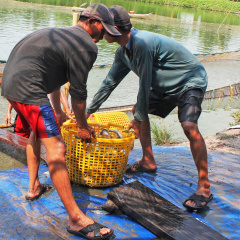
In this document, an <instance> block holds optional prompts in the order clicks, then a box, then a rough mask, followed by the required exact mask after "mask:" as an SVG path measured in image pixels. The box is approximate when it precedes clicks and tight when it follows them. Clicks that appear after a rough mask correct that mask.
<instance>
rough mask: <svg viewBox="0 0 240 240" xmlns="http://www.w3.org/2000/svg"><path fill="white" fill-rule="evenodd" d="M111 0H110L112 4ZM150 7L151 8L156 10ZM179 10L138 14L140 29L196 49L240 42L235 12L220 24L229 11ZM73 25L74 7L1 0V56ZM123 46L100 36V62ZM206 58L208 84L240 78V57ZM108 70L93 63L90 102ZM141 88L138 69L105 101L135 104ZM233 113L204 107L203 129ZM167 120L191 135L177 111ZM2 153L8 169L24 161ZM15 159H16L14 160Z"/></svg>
mask: <svg viewBox="0 0 240 240" xmlns="http://www.w3.org/2000/svg"><path fill="white" fill-rule="evenodd" d="M111 3H112V2H111ZM111 3H109V4H110V5H112V4H111ZM165 9H166V7H165ZM146 11H149V12H151V11H150V10H146ZM135 12H136V9H135ZM166 12H168V11H166ZM173 12H174V14H173V15H174V17H176V18H174V17H170V16H169V13H166V16H167V17H163V16H159V15H154V16H153V17H151V18H149V19H144V20H139V19H132V21H133V25H134V27H136V28H138V29H144V30H149V31H153V32H157V33H161V34H164V35H167V36H169V37H173V38H175V39H176V40H178V41H179V42H181V43H182V44H183V45H185V46H186V47H187V48H189V49H190V51H191V52H192V53H212V52H227V51H232V50H236V49H239V48H240V31H239V30H240V26H238V25H237V18H235V17H234V18H232V19H233V20H232V23H234V24H235V25H225V24H223V25H222V26H221V28H220V29H219V26H220V24H219V23H221V19H222V20H223V19H224V17H225V15H224V14H220V13H212V14H214V15H216V16H217V18H218V21H216V22H215V23H206V22H204V21H206V19H205V20H204V17H200V15H197V16H198V17H196V14H197V13H196V12H194V13H191V12H189V10H182V11H181V12H180V10H178V11H177V13H176V11H175V10H174V11H173ZM239 21H240V18H239ZM239 24H240V23H239ZM70 25H72V12H71V8H69V7H57V6H46V5H44V6H43V5H35V4H28V3H21V2H15V1H12V0H0V36H1V37H0V43H1V48H0V59H3V60H4V59H5V60H7V58H8V56H9V54H10V52H11V50H12V48H13V47H14V45H15V44H16V43H17V42H18V41H19V40H20V39H21V38H23V37H24V36H25V35H27V34H28V33H31V32H32V31H35V30H37V29H40V28H44V27H55V26H56V27H64V26H70ZM218 30H219V31H218ZM117 47H118V46H117V45H116V44H107V42H106V41H105V40H103V41H101V42H99V43H98V48H99V56H98V59H97V61H96V65H99V64H111V63H112V61H113V58H114V52H115V50H116V48H117ZM203 64H204V66H205V68H206V70H207V72H208V75H209V85H208V90H210V89H214V88H218V87H223V86H226V85H230V84H233V83H237V82H239V76H240V68H239V61H234V62H233V61H230V62H227V61H222V62H218V63H217V64H216V63H215V62H207V63H203ZM108 71H109V67H105V68H93V69H92V70H91V72H90V74H89V80H88V100H87V101H88V103H89V102H90V101H91V100H92V98H93V96H94V94H95V93H96V91H97V89H98V88H99V86H100V84H101V82H102V80H103V79H104V77H105V76H106V74H107V73H108ZM137 91H138V78H137V76H136V75H135V74H134V73H130V74H129V75H128V76H127V77H126V78H125V79H124V80H123V81H122V83H121V84H120V85H119V86H118V88H117V89H116V90H114V91H113V93H112V95H111V96H110V97H109V99H108V100H107V101H106V102H105V103H104V104H103V106H102V107H114V106H122V105H128V104H133V103H135V102H136V97H137ZM6 110H7V101H6V100H5V99H3V98H2V97H0V113H1V114H0V124H3V123H4V117H5V113H6ZM230 114H231V111H230V110H229V111H224V110H221V109H220V110H217V111H211V112H209V111H207V112H203V113H202V116H201V118H200V122H199V128H200V130H201V132H202V134H203V135H204V136H210V135H214V134H215V133H216V132H219V131H221V130H222V129H226V128H227V127H228V126H229V122H231V121H232V118H231V117H230ZM223 116H224V117H223ZM14 117H15V112H14V111H13V113H12V119H13V120H14ZM164 124H166V125H167V127H169V128H173V130H174V135H175V136H174V137H175V139H178V140H185V136H184V134H183V132H182V129H181V127H180V124H179V123H178V119H177V115H176V114H171V115H169V116H168V117H167V118H166V119H165V120H164ZM135 147H136V148H138V147H140V145H139V143H136V144H135ZM0 159H3V164H0V169H2V170H3V169H6V168H5V167H6V166H7V168H11V167H19V165H18V164H19V163H18V162H16V161H15V162H14V160H13V159H10V160H9V161H8V160H5V159H6V156H5V155H0ZM12 163H13V165H11V164H12ZM8 164H10V165H8Z"/></svg>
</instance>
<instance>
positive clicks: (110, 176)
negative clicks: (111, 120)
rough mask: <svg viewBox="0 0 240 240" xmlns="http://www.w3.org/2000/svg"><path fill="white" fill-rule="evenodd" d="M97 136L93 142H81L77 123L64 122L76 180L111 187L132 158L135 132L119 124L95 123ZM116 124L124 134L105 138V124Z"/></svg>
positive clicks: (69, 160) (68, 159) (70, 168)
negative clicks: (129, 158) (130, 155)
mask: <svg viewBox="0 0 240 240" xmlns="http://www.w3.org/2000/svg"><path fill="white" fill-rule="evenodd" d="M90 125H91V126H92V127H94V129H95V132H96V136H97V138H96V139H92V142H91V143H81V141H80V140H79V139H78V135H77V125H76V124H75V123H69V124H64V125H63V126H62V128H61V129H62V136H63V139H64V142H65V144H66V164H67V168H68V172H69V178H70V180H71V181H72V182H75V183H78V184H81V185H86V186H90V187H108V186H113V185H116V184H118V183H119V182H121V180H122V178H123V176H124V174H125V170H126V166H127V161H128V156H129V152H130V150H131V147H132V145H133V142H134V138H135V136H134V134H133V133H132V132H127V131H124V130H123V127H121V126H119V125H116V124H108V125H101V124H92V123H90ZM110 127H116V128H118V129H122V130H123V131H122V130H121V131H120V132H121V134H122V136H123V138H116V134H115V133H114V132H109V133H110V135H111V136H112V138H101V136H100V132H101V130H102V128H104V129H108V130H109V129H110Z"/></svg>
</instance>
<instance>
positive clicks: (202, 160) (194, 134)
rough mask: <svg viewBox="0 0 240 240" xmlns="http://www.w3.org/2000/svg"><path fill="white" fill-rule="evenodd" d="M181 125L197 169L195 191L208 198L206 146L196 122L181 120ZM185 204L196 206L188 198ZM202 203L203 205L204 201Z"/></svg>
mask: <svg viewBox="0 0 240 240" xmlns="http://www.w3.org/2000/svg"><path fill="white" fill-rule="evenodd" d="M181 125H182V128H183V131H184V133H185V135H186V136H187V138H188V139H189V141H190V148H191V152H192V156H193V159H194V162H195V165H196V167H197V170H198V188H197V190H196V192H195V193H196V194H197V195H203V196H204V197H207V198H208V197H210V195H211V191H210V183H209V180H208V165H207V148H206V145H205V142H204V139H203V137H202V135H201V133H200V132H199V129H198V125H197V124H196V123H193V122H188V121H186V122H182V123H181ZM186 204H187V205H189V206H192V207H196V203H195V202H194V201H190V200H189V201H187V202H186ZM202 204H203V205H205V204H206V203H202Z"/></svg>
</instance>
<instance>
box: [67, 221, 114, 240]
mask: <svg viewBox="0 0 240 240" xmlns="http://www.w3.org/2000/svg"><path fill="white" fill-rule="evenodd" d="M101 228H106V227H105V226H103V225H102V224H100V223H97V222H94V223H93V224H90V225H88V226H86V227H85V228H83V229H81V230H79V231H76V230H72V229H70V227H69V226H68V227H67V231H68V232H69V233H71V234H74V235H76V236H79V237H82V238H86V239H92V240H97V239H106V238H109V237H110V236H112V235H113V230H112V229H111V232H110V233H108V234H105V235H101V233H100V229H101ZM92 231H94V237H89V236H87V235H88V233H90V232H92Z"/></svg>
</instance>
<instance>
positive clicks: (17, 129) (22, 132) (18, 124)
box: [14, 115, 31, 138]
mask: <svg viewBox="0 0 240 240" xmlns="http://www.w3.org/2000/svg"><path fill="white" fill-rule="evenodd" d="M14 125H15V126H14V133H15V134H17V135H19V136H22V137H25V138H29V136H30V132H31V131H30V128H28V129H24V127H23V125H22V121H21V119H20V117H19V115H17V117H16V121H15V123H14Z"/></svg>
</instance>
